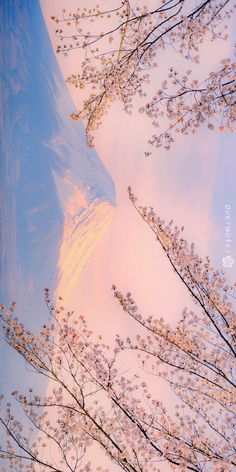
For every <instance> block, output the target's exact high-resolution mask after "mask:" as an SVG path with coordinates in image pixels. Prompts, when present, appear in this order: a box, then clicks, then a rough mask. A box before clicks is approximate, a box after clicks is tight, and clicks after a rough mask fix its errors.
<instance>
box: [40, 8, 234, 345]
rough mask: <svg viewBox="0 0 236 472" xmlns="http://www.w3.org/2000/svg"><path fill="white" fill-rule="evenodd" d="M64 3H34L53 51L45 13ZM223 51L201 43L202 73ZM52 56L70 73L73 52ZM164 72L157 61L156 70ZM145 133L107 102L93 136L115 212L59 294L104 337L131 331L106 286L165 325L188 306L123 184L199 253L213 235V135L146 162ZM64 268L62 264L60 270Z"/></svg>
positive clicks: (144, 124)
mask: <svg viewBox="0 0 236 472" xmlns="http://www.w3.org/2000/svg"><path fill="white" fill-rule="evenodd" d="M82 3H83V2H79V4H80V5H81V4H82ZM89 3H92V2H89ZM65 4H66V7H67V8H69V7H70V8H71V9H72V10H73V7H74V8H76V7H77V6H78V1H75V0H67V1H66V2H63V0H57V1H56V0H41V5H42V8H43V12H44V15H45V19H46V22H47V26H48V29H49V33H50V36H51V40H52V43H53V45H54V49H55V47H56V41H55V36H54V28H55V24H54V23H53V22H51V21H50V16H51V15H57V14H58V15H59V14H60V12H61V9H62V8H63V6H65ZM224 51H225V53H224ZM227 53H228V46H227V45H226V44H224V43H220V44H219V47H217V48H216V47H215V46H214V48H212V47H211V46H210V45H208V47H207V48H206V49H205V52H203V54H204V61H203V69H202V73H203V72H204V74H205V73H206V72H207V70H211V68H213V67H214V66H215V64H217V62H218V59H219V57H222V56H224V55H226V56H227ZM57 58H58V62H59V65H60V67H61V70H62V73H63V75H64V76H65V77H66V76H67V75H68V74H70V73H71V72H75V71H76V70H78V64H79V57H78V52H73V53H71V54H70V55H69V56H68V57H67V58H63V57H62V56H60V55H58V56H57ZM165 60H166V63H167V62H168V61H169V63H171V52H168V53H167V54H166V55H165ZM206 64H207V67H206ZM164 67H166V64H165V63H164V62H163V64H162V67H161V70H163V68H164ZM159 73H160V68H159V69H157V70H156V71H154V72H153V73H152V78H153V79H155V80H154V82H153V83H156V80H159ZM155 74H156V77H155ZM69 90H70V93H71V95H72V98H73V100H74V102H75V104H76V105H78V103H81V100H82V98H81V97H80V96H78V92H77V91H75V90H74V89H71V88H70V89H69ZM80 93H81V92H80ZM152 132H153V129H152V126H151V123H150V122H149V120H148V119H147V118H145V117H144V116H143V115H140V114H139V113H134V115H133V116H128V115H126V114H125V113H124V112H123V110H122V108H121V106H120V105H119V104H114V105H113V106H112V107H111V109H110V111H109V114H108V115H106V116H105V117H104V120H103V124H102V126H101V128H100V129H99V130H98V132H97V133H96V136H95V147H96V150H97V151H98V154H99V155H100V158H101V159H102V160H103V162H104V163H105V165H106V167H107V169H108V170H109V172H110V174H111V176H112V178H113V180H114V182H115V186H116V195H117V207H116V209H115V211H114V215H113V218H112V220H111V223H110V224H109V226H108V228H107V229H106V232H105V233H104V234H103V237H102V239H101V240H100V242H99V243H98V244H97V246H96V247H95V248H94V251H93V254H92V255H91V257H90V258H89V260H88V261H87V263H86V265H85V268H84V269H83V271H82V272H81V274H80V276H79V277H78V280H77V283H76V284H75V285H76V287H75V289H74V290H73V292H72V293H70V294H68V292H67V293H66V294H65V295H66V298H67V296H69V298H70V301H69V302H68V306H69V307H70V309H74V310H75V311H77V312H78V314H80V313H83V314H85V315H86V317H87V319H88V320H89V323H90V325H91V327H92V329H94V331H95V332H98V333H101V334H103V335H104V336H105V338H107V339H108V340H109V339H111V338H112V337H113V335H114V334H115V333H116V332H118V331H119V332H122V333H125V334H130V333H131V332H132V331H133V329H136V327H134V325H133V323H132V322H131V321H130V320H128V319H127V316H126V315H125V314H123V313H122V311H121V309H120V307H119V306H118V303H117V302H116V301H115V300H114V298H113V296H112V292H111V290H110V288H111V285H112V284H113V283H115V284H116V285H117V286H118V287H119V288H120V289H121V291H123V292H126V291H128V290H129V291H131V293H132V294H133V295H134V298H135V300H136V302H137V304H138V306H139V308H140V310H141V312H143V313H146V314H153V315H156V316H163V317H164V318H165V319H166V320H168V321H174V320H177V319H178V317H179V315H180V313H181V311H182V308H183V307H184V306H185V305H186V304H187V305H188V306H189V305H190V300H189V297H188V295H187V294H186V291H185V289H184V288H183V287H182V286H181V285H180V283H179V281H178V279H177V277H176V276H175V274H174V273H173V272H172V271H171V269H170V267H169V265H168V263H167V260H166V259H165V257H164V254H163V253H162V250H161V248H160V247H159V246H158V245H157V243H156V242H155V240H154V238H153V235H152V233H151V232H150V231H149V230H148V228H147V227H146V226H145V225H144V223H143V222H142V221H141V219H140V217H139V216H138V215H137V214H136V212H135V211H134V209H133V208H132V206H131V204H130V203H129V201H128V195H127V191H126V189H127V187H128V186H129V185H131V187H132V188H133V190H134V192H135V194H136V195H137V196H138V197H139V200H140V204H141V205H142V204H143V205H151V206H153V207H154V208H155V209H156V211H157V212H158V213H159V214H160V216H161V217H163V218H165V219H166V220H169V219H172V218H173V219H174V220H175V221H176V223H177V224H178V225H180V226H182V225H184V226H185V229H186V232H185V234H186V237H187V238H188V239H189V240H190V241H194V242H195V243H196V247H197V248H198V249H199V251H200V252H201V254H202V255H203V256H204V255H207V254H208V253H209V252H210V246H211V244H212V241H215V240H217V238H219V234H218V230H217V228H216V227H215V226H214V224H213V218H212V201H213V195H214V184H215V176H216V169H217V163H218V159H219V157H220V156H219V137H218V135H217V133H212V134H211V135H210V134H209V132H208V131H206V130H201V131H200V132H199V134H198V136H197V138H196V137H194V138H192V137H187V138H179V139H178V140H177V141H176V143H175V145H174V147H173V150H171V151H170V152H168V153H166V152H164V151H162V150H154V151H153V156H152V157H151V158H148V159H147V158H144V151H145V150H146V148H147V138H148V137H149V136H150V135H151V134H152ZM209 139H210V145H209ZM66 263H67V261H66V260H65V261H64V264H65V266H66ZM62 270H63V261H62ZM61 290H62V291H63V286H62V287H61ZM61 295H62V296H63V293H61Z"/></svg>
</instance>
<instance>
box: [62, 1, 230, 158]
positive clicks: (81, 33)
mask: <svg viewBox="0 0 236 472" xmlns="http://www.w3.org/2000/svg"><path fill="white" fill-rule="evenodd" d="M158 3H159V5H158V6H156V7H155V8H153V9H151V8H148V7H147V6H145V5H144V6H140V4H139V5H137V4H133V2H132V1H130V0H123V1H122V2H121V5H120V6H118V7H116V8H114V9H110V10H109V9H108V10H107V11H103V10H102V9H101V8H100V7H99V6H96V7H95V8H91V9H87V8H84V9H82V8H81V9H78V10H77V11H76V12H73V13H70V12H67V11H66V10H64V11H63V15H62V17H60V18H58V17H53V20H54V21H55V22H56V23H57V24H58V29H57V30H56V34H57V36H58V38H59V41H60V43H59V45H58V48H57V52H60V53H63V54H68V52H69V51H71V50H73V49H81V50H83V53H84V59H83V61H82V67H81V68H82V72H81V73H75V74H72V75H71V76H70V77H68V79H67V81H68V83H70V84H72V85H73V86H75V87H79V88H81V89H84V88H86V89H87V90H88V91H89V92H90V95H89V96H88V98H87V99H86V100H85V101H84V104H83V108H82V109H81V110H80V111H79V112H78V113H74V114H72V118H73V119H75V120H76V119H84V120H85V122H86V125H87V128H86V129H87V136H88V142H89V144H90V145H92V134H93V131H94V130H95V129H96V128H97V127H98V126H99V125H100V123H101V119H102V116H103V115H104V113H106V112H107V108H108V107H109V105H110V103H111V102H113V101H114V100H119V101H121V102H122V103H123V106H124V109H125V111H126V112H128V113H131V112H132V108H133V101H134V98H135V97H136V96H139V97H142V98H143V97H145V96H146V91H147V84H148V83H149V73H148V72H147V71H148V70H149V69H151V68H152V67H155V66H157V65H158V56H160V53H159V51H160V50H163V49H165V48H166V47H170V46H171V47H172V48H174V50H175V51H176V52H177V53H178V54H180V55H181V56H183V57H184V58H185V59H186V60H190V61H193V62H195V63H198V62H199V46H200V45H201V44H202V43H203V42H204V41H208V40H209V41H215V40H216V39H219V38H220V39H224V40H226V39H227V31H226V30H227V23H228V22H229V19H230V17H231V15H232V13H233V8H234V5H233V1H232V0H226V1H222V0H206V1H204V2H202V1H196V2H189V1H187V0H162V1H159V2H158ZM99 20H100V21H101V28H103V27H104V24H103V23H104V22H106V24H108V26H106V31H105V32H98V33H96V28H98V27H99V26H98V25H99ZM89 22H91V23H94V22H96V23H95V24H94V25H93V31H92V32H87V31H85V27H86V25H87V24H88V23H89ZM109 25H110V27H109ZM72 28H73V32H72V33H71V29H72ZM177 75H178V74H177ZM234 79H235V64H234V63H233V62H231V61H230V60H229V61H227V60H226V63H225V64H223V65H222V67H220V68H219V70H218V71H217V72H215V73H214V72H213V73H212V74H211V75H210V76H209V77H208V78H207V79H206V80H205V82H204V83H203V84H194V81H193V82H192V83H190V84H188V83H187V82H186V81H185V79H184V80H181V81H180V82H179V79H178V77H176V76H175V77H174V81H173V82H172V84H174V91H173V93H171V92H170V91H169V90H168V89H167V83H166V84H165V83H164V84H162V87H160V89H159V90H157V93H156V94H155V96H154V97H153V99H152V101H151V102H150V103H147V104H146V105H144V107H142V110H143V111H145V112H146V113H147V115H148V116H150V117H151V118H152V119H154V124H155V125H156V126H157V125H158V124H159V123H158V119H157V118H158V117H160V116H162V115H161V113H160V112H159V104H160V102H161V104H162V108H163V106H164V112H165V114H166V115H167V117H168V118H169V129H168V131H167V132H166V133H163V134H161V135H160V136H154V137H153V138H152V139H151V140H150V144H154V145H157V146H162V145H164V146H165V147H166V149H169V147H170V145H171V143H172V142H173V134H172V132H171V131H172V130H173V128H176V130H177V131H181V132H182V133H183V134H188V132H189V131H190V129H191V131H193V130H194V132H195V131H196V129H197V128H198V127H199V126H200V125H201V124H202V123H203V122H204V121H205V120H207V122H208V125H209V127H210V128H211V127H212V126H214V125H212V121H213V120H215V119H216V118H218V117H220V119H221V121H222V122H223V124H222V123H220V126H221V128H222V127H223V128H224V129H232V126H233V124H234V121H235V93H236V83H235V80H234ZM172 88H173V87H172ZM183 92H186V93H185V94H184V93H183ZM209 118H210V121H209ZM177 124H180V126H176V125H177Z"/></svg>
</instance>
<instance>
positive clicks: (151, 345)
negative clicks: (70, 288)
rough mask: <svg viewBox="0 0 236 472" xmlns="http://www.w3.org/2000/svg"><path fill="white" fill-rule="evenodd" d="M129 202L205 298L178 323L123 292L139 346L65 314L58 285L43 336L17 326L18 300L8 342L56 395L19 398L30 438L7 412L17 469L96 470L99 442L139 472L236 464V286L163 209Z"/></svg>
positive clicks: (193, 292)
mask: <svg viewBox="0 0 236 472" xmlns="http://www.w3.org/2000/svg"><path fill="white" fill-rule="evenodd" d="M129 197H130V201H131V203H132V205H133V206H134V207H135V209H136V211H137V212H138V213H139V215H140V216H141V218H142V219H143V220H144V221H145V223H147V225H148V227H149V228H150V229H151V230H152V231H153V233H154V235H155V238H156V239H157V241H158V242H159V244H160V245H161V246H162V248H163V251H164V253H165V255H166V256H167V258H168V260H169V262H170V264H171V266H172V268H173V270H174V271H175V272H176V274H177V275H178V277H180V280H181V281H182V283H183V284H184V286H185V287H186V288H187V290H188V292H189V294H190V296H191V297H192V299H193V300H194V302H195V305H196V313H195V312H194V311H192V310H187V309H186V308H185V309H184V310H183V313H182V316H181V318H180V321H179V322H178V323H177V325H176V326H175V327H170V326H169V325H168V324H167V323H165V322H164V320H163V319H162V318H161V319H158V318H155V317H153V316H149V317H145V316H143V315H142V314H140V313H139V311H138V308H137V306H136V305H135V302H134V300H133V299H132V296H131V294H130V293H128V294H127V295H126V296H124V295H123V294H122V293H121V292H119V290H117V288H116V287H115V286H113V292H114V296H115V297H116V298H117V299H118V301H119V303H120V304H121V306H122V308H123V310H124V311H125V312H126V313H127V314H128V315H129V316H131V317H132V319H133V320H134V322H135V323H136V324H137V325H138V326H140V334H138V335H137V336H136V337H135V338H134V339H132V338H131V337H128V338H127V339H124V338H122V337H121V336H119V335H117V337H116V340H115V341H114V343H113V344H112V346H109V345H107V344H106V343H104V341H103V340H102V337H101V336H100V337H98V338H97V339H96V338H95V336H94V335H93V333H92V332H91V331H90V330H89V328H88V326H87V323H86V319H85V317H84V316H82V315H81V316H80V317H79V318H78V317H76V316H75V315H74V314H73V313H72V312H68V313H65V310H64V308H63V306H60V303H59V306H54V305H53V303H52V302H51V300H50V294H49V291H48V289H46V290H45V299H46V303H47V305H48V308H49V311H50V320H51V321H50V323H49V324H48V325H44V326H43V328H42V331H41V333H40V335H36V334H34V333H32V332H30V331H28V330H27V329H26V328H25V327H24V326H23V324H21V323H20V322H19V321H18V319H17V318H16V317H15V315H14V309H15V307H14V305H13V306H12V307H11V308H10V310H9V311H8V312H6V311H5V309H4V307H1V312H0V317H1V322H2V328H3V333H4V337H5V340H6V342H7V343H8V344H9V345H10V346H11V347H12V348H13V349H14V350H15V351H16V352H18V353H19V354H20V356H22V357H23V358H24V359H25V360H26V362H27V363H28V364H29V365H30V366H31V367H32V368H33V369H34V371H36V372H37V373H38V374H40V375H42V376H44V377H46V379H48V380H49V387H48V392H47V395H46V396H43V397H42V396H39V395H37V394H35V393H34V391H33V390H32V389H30V390H29V392H27V393H26V394H23V395H21V394H19V393H18V392H17V391H15V392H13V393H12V395H13V397H14V400H15V401H17V402H18V403H19V404H20V405H21V406H22V409H23V411H24V413H25V415H26V417H27V418H28V420H29V431H28V432H27V431H26V430H27V423H25V424H24V427H23V424H22V423H21V422H19V421H18V420H17V419H16V418H15V415H14V412H13V407H12V406H11V404H10V403H8V404H7V408H6V409H5V411H4V408H3V410H2V411H1V413H0V424H1V425H2V428H3V429H5V431H6V433H7V435H6V440H5V442H4V441H2V442H3V444H1V446H0V456H1V458H2V461H6V462H8V463H9V464H10V467H11V469H13V470H14V469H16V470H26V471H29V472H42V471H44V472H45V471H47V470H50V471H54V472H66V471H70V472H78V471H79V472H91V471H92V470H94V468H93V466H92V464H91V463H90V462H86V458H87V456H88V454H89V451H91V449H90V447H91V445H93V444H98V445H99V446H100V448H101V450H103V451H104V452H105V453H106V455H108V457H109V458H110V461H111V463H114V464H116V465H117V466H118V467H120V468H121V469H122V470H125V471H130V472H158V471H159V470H162V469H161V464H164V465H165V464H168V466H169V467H170V468H171V470H173V471H178V472H184V471H195V472H203V471H204V472H208V471H209V472H210V471H212V470H214V471H216V472H222V471H224V472H232V470H233V469H234V468H235V467H236V451H235V443H234V418H235V372H234V362H235V356H236V346H235V313H234V311H233V303H234V301H235V297H234V292H235V286H229V285H228V284H227V281H226V279H225V277H224V274H223V273H221V272H220V271H217V270H215V269H214V268H213V267H212V266H211V263H210V260H209V259H208V258H207V259H205V260H203V259H201V258H200V257H199V256H198V255H197V254H196V253H195V250H194V246H193V245H190V246H189V245H188V244H187V242H186V241H185V239H184V238H183V229H178V228H177V227H173V222H170V223H169V224H166V223H165V222H164V221H163V220H161V219H160V218H159V217H158V216H157V215H156V213H155V212H154V210H153V208H146V207H139V206H137V199H136V197H135V196H134V194H133V193H132V190H131V189H130V188H129ZM131 350H132V352H133V354H134V355H135V354H136V358H137V365H136V367H137V368H136V369H134V368H133V369H128V370H127V355H125V353H130V352H131ZM132 363H133V361H132ZM140 366H141V368H142V369H143V370H144V376H142V375H141V372H140ZM149 375H150V376H151V385H150V384H149V382H148V376H149ZM153 376H157V386H159V388H160V383H159V382H166V383H167V384H168V385H169V387H170V389H171V391H172V392H173V393H174V395H175V399H176V408H175V414H171V413H170V412H169V411H168V409H167V407H166V406H164V405H163V404H162V403H161V402H160V401H159V399H158V394H157V393H156V387H155V389H154V382H153ZM144 380H145V381H144ZM157 388H158V387H157ZM1 401H3V398H1ZM31 428H33V431H34V435H32V432H31ZM96 470H97V471H102V470H103V469H102V468H101V467H100V466H99V465H98V467H97V468H96ZM2 471H4V467H3V468H2ZM103 472H105V471H103Z"/></svg>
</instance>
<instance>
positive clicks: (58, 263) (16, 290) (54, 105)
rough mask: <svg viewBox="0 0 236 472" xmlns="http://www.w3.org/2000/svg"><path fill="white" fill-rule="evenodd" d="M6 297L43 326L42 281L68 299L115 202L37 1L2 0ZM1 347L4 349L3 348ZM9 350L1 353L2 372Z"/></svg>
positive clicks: (0, 210)
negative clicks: (72, 116) (74, 114)
mask: <svg viewBox="0 0 236 472" xmlns="http://www.w3.org/2000/svg"><path fill="white" fill-rule="evenodd" d="M0 16H1V20H0V22H1V55H0V69H1V82H2V92H1V107H0V117H1V118H0V120H1V143H0V146H1V147H0V151H1V168H0V172H1V175H0V192H1V194H0V196H1V203H0V216H1V267H0V273H1V303H5V304H7V303H9V302H10V301H12V300H16V302H17V307H18V308H17V314H19V316H20V317H21V318H22V319H23V320H24V321H25V322H26V324H28V325H29V327H32V326H33V327H34V328H36V329H37V328H38V326H40V325H41V323H42V321H43V319H44V318H45V317H46V316H47V314H46V311H45V307H44V303H43V289H44V287H49V288H50V290H51V291H52V292H54V293H55V292H56V291H58V292H60V294H61V295H62V296H63V295H64V293H65V296H66V297H67V298H69V295H70V292H71V290H72V289H73V286H74V285H75V284H76V283H77V281H78V277H79V274H80V272H81V270H82V269H83V267H84V265H85V264H86V261H87V259H88V257H89V256H90V255H91V253H92V251H93V250H94V248H95V246H96V244H97V242H98V240H99V239H100V238H101V236H102V234H103V233H104V231H105V229H106V227H107V225H108V223H109V221H110V220H111V217H112V213H113V211H114V206H115V191H114V185H113V182H112V179H111V177H110V176H109V174H108V172H107V170H106V168H105V167H104V165H103V163H102V162H101V160H100V158H99V156H98V155H97V153H96V151H95V150H92V149H89V148H88V147H87V145H86V139H85V132H84V127H83V125H82V124H81V123H79V122H74V121H72V120H71V119H70V118H69V114H70V113H71V112H73V111H75V110H74V105H73V103H72V100H71V98H70V95H69V93H68V90H67V87H66V86H65V83H64V81H63V78H62V76H61V73H60V70H59V67H58V65H57V61H56V58H55V55H54V51H53V50H52V47H51V43H50V40H49V37H48V33H47V29H46V27H45V24H44V20H43V17H42V14H41V10H40V6H39V3H38V0H33V1H32V0H1V2H0ZM2 349H3V348H2ZM9 362H12V361H11V359H10V357H9V360H8V361H7V360H6V355H4V357H2V356H1V364H2V366H1V367H2V369H1V370H2V376H3V377H4V376H6V375H7V370H8V367H9Z"/></svg>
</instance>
